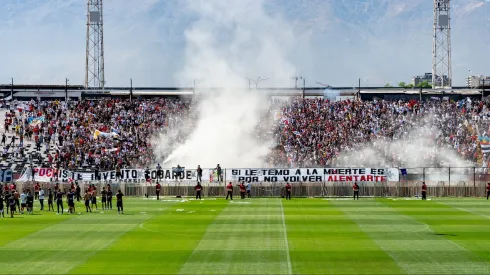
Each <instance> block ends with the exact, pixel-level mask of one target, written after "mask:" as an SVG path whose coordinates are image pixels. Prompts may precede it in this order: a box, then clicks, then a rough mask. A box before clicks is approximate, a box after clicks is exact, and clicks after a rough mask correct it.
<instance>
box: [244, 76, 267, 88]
mask: <svg viewBox="0 0 490 275" xmlns="http://www.w3.org/2000/svg"><path fill="white" fill-rule="evenodd" d="M268 79H269V78H261V77H260V76H259V77H258V78H257V80H253V79H250V78H249V79H248V89H250V82H251V81H252V82H253V83H255V89H257V88H258V87H259V83H260V82H261V81H265V80H268Z"/></svg>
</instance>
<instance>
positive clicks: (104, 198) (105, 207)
mask: <svg viewBox="0 0 490 275" xmlns="http://www.w3.org/2000/svg"><path fill="white" fill-rule="evenodd" d="M100 195H101V196H102V210H104V209H108V208H107V190H105V187H102V192H100Z"/></svg>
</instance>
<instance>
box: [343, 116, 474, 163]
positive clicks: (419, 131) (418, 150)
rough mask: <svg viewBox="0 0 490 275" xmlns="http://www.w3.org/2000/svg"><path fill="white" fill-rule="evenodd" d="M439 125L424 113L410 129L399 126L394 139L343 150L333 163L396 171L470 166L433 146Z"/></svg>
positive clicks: (446, 149)
mask: <svg viewBox="0 0 490 275" xmlns="http://www.w3.org/2000/svg"><path fill="white" fill-rule="evenodd" d="M438 120H439V121H438ZM436 121H438V122H437V123H435V122H436ZM441 124H442V123H441V121H440V118H439V117H438V116H437V115H434V114H428V115H426V116H425V117H424V118H422V119H421V121H418V122H415V123H414V124H413V125H412V126H409V127H404V126H402V125H400V127H399V128H398V129H399V130H398V133H397V134H396V135H395V136H396V139H395V140H390V139H383V138H378V139H376V140H374V141H373V142H371V143H370V144H361V145H360V146H359V147H357V148H353V149H351V150H345V151H343V152H342V153H341V155H340V157H339V158H338V159H337V161H336V163H335V164H336V166H344V167H400V168H422V167H461V168H462V167H470V166H473V164H472V163H471V162H469V161H465V160H463V159H462V158H461V157H460V156H459V155H458V154H456V151H455V149H454V148H451V147H448V146H445V147H441V146H437V145H436V141H435V137H438V135H441V133H442V131H441V126H440V125H441Z"/></svg>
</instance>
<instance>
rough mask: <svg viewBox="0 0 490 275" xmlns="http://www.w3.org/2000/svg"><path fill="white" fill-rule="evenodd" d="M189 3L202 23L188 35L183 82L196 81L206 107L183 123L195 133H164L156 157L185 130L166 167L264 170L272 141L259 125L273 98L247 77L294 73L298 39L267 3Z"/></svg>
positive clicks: (271, 78)
mask: <svg viewBox="0 0 490 275" xmlns="http://www.w3.org/2000/svg"><path fill="white" fill-rule="evenodd" d="M187 8H188V9H189V11H190V12H191V14H192V16H197V17H198V20H197V21H195V22H194V24H192V25H191V27H190V28H188V29H187V30H186V32H185V37H186V40H187V48H186V58H185V64H184V66H183V70H182V71H181V72H180V73H178V74H177V75H176V79H177V82H180V83H181V85H184V84H186V83H187V84H188V83H193V81H195V80H197V84H196V86H197V91H196V92H197V93H199V97H200V100H199V103H198V104H199V105H198V106H197V110H196V112H197V113H196V114H195V116H193V117H195V120H194V121H192V120H190V121H187V122H186V123H184V124H186V125H187V127H189V125H190V127H191V129H190V131H182V129H178V130H177V131H178V132H179V134H176V133H173V134H172V133H170V134H166V135H163V136H161V137H160V139H159V140H158V141H157V148H156V155H157V157H158V158H162V157H165V156H166V155H167V154H168V152H169V148H172V147H174V145H175V144H174V140H172V138H171V136H172V135H173V136H178V135H184V136H187V139H186V140H185V141H184V142H182V143H181V144H178V145H177V146H176V149H175V150H174V151H173V152H172V153H171V155H170V157H169V158H168V159H167V162H166V163H165V165H166V166H169V165H172V166H175V165H177V164H180V165H181V166H186V167H195V166H197V165H198V164H200V165H201V166H202V167H215V166H216V164H218V163H219V164H221V165H222V166H223V167H262V166H263V165H264V162H265V157H266V155H267V154H268V152H269V150H270V149H269V147H270V146H269V144H268V143H267V142H264V141H260V140H258V139H257V133H256V127H257V125H258V124H259V122H260V121H261V118H262V116H263V114H264V113H265V112H266V111H267V110H268V108H269V102H268V100H267V97H266V95H265V94H264V92H261V91H260V90H254V89H252V90H249V87H248V85H249V80H247V78H252V79H257V77H259V76H260V77H262V78H269V80H267V85H268V86H269V85H271V84H273V83H274V82H284V80H285V79H287V78H288V77H292V76H294V75H295V70H294V68H293V66H292V64H291V63H290V62H289V60H288V56H289V52H290V49H291V47H292V46H293V45H294V42H295V39H294V38H295V36H294V34H293V32H292V31H291V28H290V27H289V26H288V25H287V24H286V23H285V22H284V21H282V20H281V19H280V18H278V17H275V16H274V17H273V16H271V15H268V14H267V13H266V12H265V11H264V8H263V2H262V1H258V0H250V1H243V0H238V1H220V0H206V1H200V2H198V1H188V2H187ZM259 85H260V84H259ZM199 87H201V89H199ZM202 87H222V89H220V90H214V91H210V90H207V89H204V88H202ZM252 87H255V84H254V83H253V82H252ZM160 160H163V159H160Z"/></svg>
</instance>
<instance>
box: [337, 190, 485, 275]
mask: <svg viewBox="0 0 490 275" xmlns="http://www.w3.org/2000/svg"><path fill="white" fill-rule="evenodd" d="M416 203H420V202H416V201H415V202H412V201H407V202H399V201H398V202H393V201H390V202H389V201H387V200H376V201H352V202H335V204H336V206H337V207H338V208H339V209H341V210H342V211H343V212H344V213H346V215H347V216H348V217H350V218H351V219H352V220H354V221H355V222H356V223H358V224H359V227H360V228H362V229H363V231H365V232H366V233H367V234H368V235H369V236H370V237H371V238H372V239H373V240H374V241H375V242H376V243H377V244H378V245H379V247H380V248H381V249H383V250H384V251H386V252H387V253H388V254H389V255H390V256H391V257H392V258H393V259H394V260H395V261H396V262H397V264H398V265H399V266H400V267H401V268H402V270H403V271H404V272H405V273H407V274H455V273H456V274H485V273H488V270H489V268H490V265H489V264H488V263H487V262H485V261H484V260H483V259H482V258H480V257H479V256H478V255H476V254H474V253H472V252H471V251H469V250H467V249H466V248H464V247H462V246H460V245H459V244H457V243H455V242H453V241H451V240H448V239H446V238H445V237H444V236H440V235H437V232H435V231H434V230H433V229H432V228H431V226H430V225H428V224H426V223H424V222H421V221H419V220H417V219H416V218H414V217H413V216H412V215H415V214H422V215H424V214H428V215H430V214H432V213H430V212H431V211H432V210H434V211H435V212H437V211H438V210H439V209H437V208H436V209H430V208H428V209H426V211H425V212H424V211H419V210H420V209H416V210H414V209H413V208H414V207H409V206H411V205H416ZM392 206H395V207H392ZM400 209H405V210H407V211H409V213H405V212H403V211H398V210H400ZM427 212H428V213H427ZM379 213H384V214H383V215H387V216H386V217H385V218H383V221H384V223H385V230H384V231H382V230H380V229H381V228H380V227H379V226H378V225H377V223H376V222H374V223H373V222H371V221H372V220H375V219H378V218H379ZM387 213H389V214H387ZM414 213H415V214H414ZM440 213H441V214H439V215H445V214H447V212H444V211H440ZM411 214H412V215H411ZM407 226H409V227H408V228H407ZM398 232H404V233H405V234H404V235H405V236H407V235H409V236H411V240H410V241H403V240H400V239H398V238H397V236H396V235H395V236H394V235H393V234H395V233H398ZM457 259H459V260H457ZM469 267H471V268H469Z"/></svg>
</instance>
